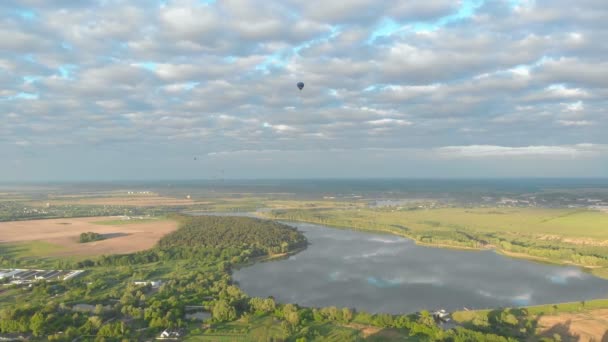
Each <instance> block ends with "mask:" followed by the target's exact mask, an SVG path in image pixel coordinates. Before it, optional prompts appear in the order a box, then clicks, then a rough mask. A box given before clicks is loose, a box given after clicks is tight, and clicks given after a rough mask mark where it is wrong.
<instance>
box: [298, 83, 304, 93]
mask: <svg viewBox="0 0 608 342" xmlns="http://www.w3.org/2000/svg"><path fill="white" fill-rule="evenodd" d="M302 88H304V82H298V89H300V91H302Z"/></svg>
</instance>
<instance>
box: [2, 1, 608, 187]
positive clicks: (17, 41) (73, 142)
mask: <svg viewBox="0 0 608 342" xmlns="http://www.w3.org/2000/svg"><path fill="white" fill-rule="evenodd" d="M606 16H608V8H607V7H606V6H605V4H604V3H603V2H602V1H596V0H586V1H579V2H576V3H572V2H568V1H565V0H551V1H550V0H542V1H541V0H537V1H519V2H512V1H507V0H504V1H503V0H499V1H486V2H475V1H449V0H432V1H424V2H404V1H397V0H395V1H393V0H390V1H369V0H349V1H342V2H340V3H339V4H338V3H335V4H334V3H330V2H327V1H316V0H315V1H295V0H286V1H278V0H268V1H264V2H263V3H257V2H256V3H255V4H253V3H252V2H251V1H242V0H227V1H209V2H207V1H198V0H169V1H161V2H154V1H152V2H150V1H144V0H136V1H123V0H116V1H98V0H83V1H71V0H61V1H39V0H7V1H2V2H1V3H0V84H2V87H0V88H1V89H0V120H2V125H0V155H6V156H14V157H15V158H16V157H19V159H20V160H22V161H23V163H22V165H23V167H27V166H28V165H34V166H36V167H34V168H35V169H41V168H42V166H44V165H46V164H44V161H43V160H40V159H38V161H36V159H35V158H33V157H32V159H31V160H29V163H30V164H28V159H27V158H22V157H23V156H22V155H20V154H22V153H23V151H25V150H31V151H34V150H35V151H39V152H40V153H43V152H45V153H47V154H48V155H49V156H51V155H52V156H55V157H56V158H55V159H56V160H63V159H65V157H66V156H67V155H71V156H74V157H75V158H77V157H84V156H87V155H89V154H90V151H98V150H99V151H101V150H104V151H107V154H106V157H107V158H108V159H109V160H112V159H116V158H119V157H120V156H121V151H122V150H124V149H127V148H132V149H133V150H132V151H131V152H130V155H131V156H133V157H132V158H130V159H128V160H126V161H125V163H126V164H128V163H132V164H133V165H134V166H133V167H134V168H136V166H135V165H139V164H137V163H146V162H148V161H149V160H153V159H154V158H158V159H159V160H173V159H172V158H174V157H175V158H177V157H176V156H180V158H183V159H184V160H185V159H187V160H191V159H192V158H191V156H192V155H193V154H199V155H209V156H215V158H218V157H219V156H221V155H222V154H218V151H251V153H242V154H241V155H239V156H238V157H239V158H244V160H250V161H251V162H252V163H256V162H257V161H259V159H256V158H259V156H254V153H253V151H263V152H260V153H262V154H264V155H265V157H264V158H273V156H275V157H276V158H280V156H289V160H297V157H296V155H297V154H299V155H300V156H301V157H302V156H303V157H302V158H303V159H306V160H308V161H309V162H310V163H309V165H314V164H315V163H314V162H315V161H316V162H317V163H327V158H333V159H336V158H337V157H336V155H335V154H331V153H330V154H327V153H329V152H327V151H342V152H335V153H336V154H339V153H346V154H349V153H351V152H352V155H353V156H354V155H357V153H358V158H359V159H360V160H361V161H362V162H363V161H373V160H375V161H378V160H379V159H378V158H381V156H383V155H385V154H390V153H396V154H399V155H400V156H402V157H404V158H405V157H406V156H408V157H409V156H412V155H413V156H416V158H418V157H419V156H420V155H426V156H428V158H427V159H433V158H435V159H437V160H447V161H448V162H451V161H453V160H454V158H469V159H470V158H476V160H478V159H479V158H481V157H496V156H509V157H518V158H519V157H527V156H529V157H533V156H550V157H551V158H571V157H572V156H576V157H582V156H585V158H587V159H586V160H590V162H593V163H594V164H593V167H594V168H595V169H594V170H596V171H597V172H599V170H600V169H601V168H602V165H604V164H603V163H604V159H601V158H603V157H602V156H604V155H605V152H604V151H605V150H603V149H602V148H601V146H605V145H606V144H608V140H607V139H608V138H607V137H606V135H605V133H604V132H605V131H606V130H608V120H606V118H607V117H608V112H607V110H606V108H608V100H607V99H608V83H607V82H608V81H607V80H608V64H607V62H606V60H605V56H606V54H608V47H607V46H606V44H601V43H598V42H603V41H607V40H608V24H607V23H606V21H605V20H604V19H603V18H605V17H606ZM298 81H304V82H305V84H306V86H305V88H304V89H303V90H302V91H301V92H300V91H298V90H297V88H296V87H295V84H296V82H298ZM582 142H591V143H593V145H591V146H593V147H585V146H586V145H581V143H582ZM598 146H600V147H598ZM71 149H74V150H73V151H72V150H71ZM68 150H70V151H71V152H69V153H68V152H67V151H68ZM76 150H78V151H80V152H74V151H76ZM268 151H272V152H268ZM355 151H356V152H355ZM325 152H327V153H325ZM78 153H81V154H80V155H79V154H78ZM213 153H215V154H213ZM315 153H316V156H317V159H315V158H314V155H315ZM332 153H333V152H332ZM152 155H154V158H153V157H152ZM139 156H141V159H140V157H139ZM247 158H250V159H247ZM285 158H287V157H285ZM344 158H350V157H344ZM594 158H595V159H594ZM519 159H522V158H519ZM524 159H526V158H524ZM349 160H350V159H349ZM353 160H354V157H353ZM382 160H383V161H382V162H383V163H385V165H388V164H390V161H389V159H382ZM522 160H523V159H522ZM533 162H534V160H533V158H527V160H526V161H521V163H528V164H527V165H530V163H533ZM37 163H38V164H37ZM353 163H354V162H353ZM446 163H447V162H446ZM245 164H246V165H249V164H247V163H245ZM357 165H359V166H361V165H360V164H357ZM446 165H448V164H446ZM522 165H523V164H522ZM137 167H139V166H137ZM310 167H313V166H310ZM335 167H339V165H336V166H335ZM427 167H430V166H427ZM96 169H99V170H106V171H108V170H110V169H104V168H103V167H100V168H96ZM242 169H243V170H244V169H246V168H245V167H243V168H242ZM57 170H60V167H58V168H57ZM175 170H177V167H176V169H175ZM175 170H174V171H171V167H167V168H166V170H165V171H163V172H166V173H167V174H168V175H176V174H177V173H178V172H177V171H175ZM22 171H23V170H21V171H20V170H19V169H12V170H0V175H3V173H2V172H4V173H6V175H9V174H10V175H12V176H13V177H16V178H18V177H19V175H20V174H22V173H23V172H22ZM110 171H111V170H110ZM99 172H101V171H99ZM201 172H202V171H201ZM243 172H244V171H243ZM260 172H261V171H260ZM421 172H422V173H423V174H424V173H425V172H424V171H421ZM261 173H263V172H261ZM58 174H61V172H60V171H58ZM202 176H204V175H202Z"/></svg>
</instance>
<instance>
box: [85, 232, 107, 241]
mask: <svg viewBox="0 0 608 342" xmlns="http://www.w3.org/2000/svg"><path fill="white" fill-rule="evenodd" d="M100 240H105V237H104V236H103V235H101V234H99V233H95V232H86V233H81V234H80V239H79V242H80V243H87V242H93V241H100Z"/></svg>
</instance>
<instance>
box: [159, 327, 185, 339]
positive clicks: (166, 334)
mask: <svg viewBox="0 0 608 342" xmlns="http://www.w3.org/2000/svg"><path fill="white" fill-rule="evenodd" d="M181 336H182V334H181V332H180V331H178V330H169V329H165V330H163V332H162V333H160V336H158V337H157V338H156V339H157V340H177V339H178V338H180V337H181Z"/></svg>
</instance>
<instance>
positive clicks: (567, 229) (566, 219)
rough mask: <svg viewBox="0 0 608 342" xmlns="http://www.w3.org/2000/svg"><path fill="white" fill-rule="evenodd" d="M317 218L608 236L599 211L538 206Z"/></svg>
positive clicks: (334, 213) (340, 213) (339, 213)
mask: <svg viewBox="0 0 608 342" xmlns="http://www.w3.org/2000/svg"><path fill="white" fill-rule="evenodd" d="M311 214H312V215H315V214H316V215H318V218H319V220H323V221H327V222H329V223H331V224H336V225H342V226H351V225H356V226H357V227H365V226H369V227H386V228H391V227H393V226H394V225H402V226H405V227H407V228H409V229H411V230H413V231H416V230H419V231H427V230H441V229H466V230H475V231H481V232H502V233H504V232H510V233H520V234H526V235H528V234H531V235H537V236H540V237H544V238H547V239H550V238H558V237H560V238H570V239H574V240H577V239H579V240H581V242H582V241H584V240H583V239H584V238H589V239H593V240H595V242H596V243H602V242H605V240H608V229H607V228H606V227H608V215H607V214H605V213H601V212H598V211H590V210H573V209H540V208H441V209H428V210H425V209H422V210H402V211H401V210H394V211H391V210H375V209H357V210H331V211H324V210H322V211H316V212H312V211H311Z"/></svg>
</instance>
